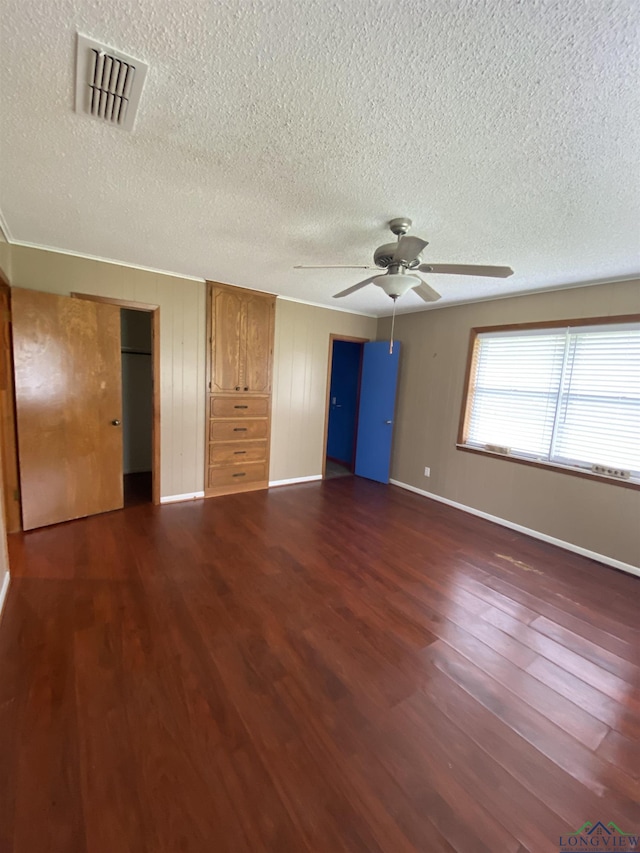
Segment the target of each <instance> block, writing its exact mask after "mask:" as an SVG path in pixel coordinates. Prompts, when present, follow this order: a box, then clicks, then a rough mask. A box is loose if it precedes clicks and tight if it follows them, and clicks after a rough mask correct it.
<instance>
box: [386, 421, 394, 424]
mask: <svg viewBox="0 0 640 853" xmlns="http://www.w3.org/2000/svg"><path fill="white" fill-rule="evenodd" d="M392 423H393V421H385V424H392Z"/></svg>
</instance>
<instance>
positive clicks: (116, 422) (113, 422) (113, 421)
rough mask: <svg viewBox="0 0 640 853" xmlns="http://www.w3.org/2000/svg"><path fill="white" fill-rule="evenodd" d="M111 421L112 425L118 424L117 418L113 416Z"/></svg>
mask: <svg viewBox="0 0 640 853" xmlns="http://www.w3.org/2000/svg"><path fill="white" fill-rule="evenodd" d="M111 423H112V424H113V426H120V421H119V420H118V419H117V418H114V420H112V421H111Z"/></svg>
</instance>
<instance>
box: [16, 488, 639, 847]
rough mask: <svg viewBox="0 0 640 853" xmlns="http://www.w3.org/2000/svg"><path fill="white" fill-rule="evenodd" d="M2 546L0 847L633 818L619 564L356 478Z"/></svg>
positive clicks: (629, 620) (390, 837)
mask: <svg viewBox="0 0 640 853" xmlns="http://www.w3.org/2000/svg"><path fill="white" fill-rule="evenodd" d="M10 550H11V560H12V566H13V580H12V583H11V587H10V590H9V595H8V599H7V603H6V608H5V613H4V616H3V618H2V624H1V626H0V672H1V677H0V850H1V851H2V853H9V851H12V853H46V852H47V851H51V853H67V851H68V852H69V853H71V851H73V853H76V851H77V853H145V851H148V853H183V851H186V852H187V853H212V852H213V853H218V851H222V852H223V853H224V852H225V851H251V853H255V851H277V853H289V851H291V853H298V851H327V853H339V851H358V852H359V853H365V851H366V853H371V852H372V851H385V853H387V851H388V853H404V851H452V850H456V851H462V853H476V851H477V853H482V851H491V853H521V851H525V850H528V851H535V853H544V851H554V853H557V851H558V850H559V836H561V835H563V836H566V835H567V834H568V833H570V832H575V831H577V830H578V829H579V828H580V827H582V826H583V824H584V823H585V821H591V822H592V823H594V824H595V823H596V822H597V821H598V820H601V821H602V822H603V823H604V824H605V825H607V824H609V823H610V822H614V823H615V824H616V825H617V826H618V827H619V828H620V829H621V830H622V831H624V832H627V833H631V832H635V833H640V807H639V805H638V802H639V798H640V745H639V744H640V645H639V640H640V630H639V627H640V626H639V623H638V603H639V598H640V580H639V579H638V578H634V577H631V576H629V575H625V574H622V573H620V572H617V571H615V570H613V569H610V568H607V567H605V566H603V565H600V564H598V563H595V562H592V561H590V560H588V559H585V558H582V557H579V556H577V555H574V554H570V553H568V552H565V551H561V550H559V549H556V548H554V547H553V546H549V545H546V544H544V543H541V542H538V541H535V540H532V539H529V538H527V537H525V536H522V535H520V534H517V533H514V532H512V531H509V530H506V529H504V528H501V527H498V526H495V525H492V524H490V523H487V522H485V521H482V520H480V519H477V518H474V517H472V516H469V515H466V514H464V513H462V512H459V511H456V510H454V509H451V508H448V507H446V506H443V505H441V504H437V503H434V502H431V501H428V500H426V499H423V498H420V497H418V496H416V495H412V494H409V493H407V492H403V491H401V490H399V489H396V488H394V487H384V486H379V485H377V484H375V483H370V482H367V481H364V480H361V479H358V478H355V477H348V478H340V479H335V480H330V481H326V482H323V483H310V484H306V485H301V486H292V487H287V488H280V489H272V490H271V491H270V492H268V493H267V492H251V493H248V494H244V495H236V496H229V497H223V498H214V499H211V500H209V501H197V502H193V503H186V504H176V505H172V506H171V505H169V506H163V507H154V506H151V505H149V504H140V505H137V506H133V507H130V508H127V509H125V510H123V511H119V512H114V513H110V514H108V515H103V516H96V517H93V518H90V519H85V520H82V521H76V522H70V523H68V524H63V525H59V526H56V527H52V528H49V529H43V530H39V531H33V532H31V533H28V534H26V535H16V536H14V537H12V539H11V542H10ZM615 849H618V847H616V848H615ZM624 849H625V850H626V849H632V848H630V847H629V848H627V847H625V848H624Z"/></svg>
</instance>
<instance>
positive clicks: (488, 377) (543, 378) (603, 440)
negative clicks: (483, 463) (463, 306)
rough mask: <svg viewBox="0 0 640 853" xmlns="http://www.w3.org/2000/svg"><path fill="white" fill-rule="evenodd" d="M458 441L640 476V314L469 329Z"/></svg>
mask: <svg viewBox="0 0 640 853" xmlns="http://www.w3.org/2000/svg"><path fill="white" fill-rule="evenodd" d="M468 373H469V377H468V383H467V393H466V400H465V404H464V406H463V418H462V424H461V433H460V437H459V444H458V446H459V447H460V448H461V449H464V450H475V451H480V452H488V453H494V454H496V453H497V454H501V455H503V456H508V457H512V458H513V459H514V460H516V461H523V462H530V463H534V464H542V465H547V466H551V467H554V468H556V467H560V468H563V469H568V470H573V471H579V472H581V473H586V472H589V474H591V475H594V476H605V477H607V478H613V479H617V480H620V481H621V482H626V483H627V484H628V485H633V484H636V485H638V484H640V316H633V317H618V318H610V319H608V320H606V321H604V320H601V319H600V318H598V319H597V320H580V321H566V322H564V323H562V324H559V323H554V324H548V325H541V324H538V325H533V324H532V325H527V326H520V327H508V326H505V327H502V328H491V329H474V330H473V332H472V341H471V352H470V361H469V371H468Z"/></svg>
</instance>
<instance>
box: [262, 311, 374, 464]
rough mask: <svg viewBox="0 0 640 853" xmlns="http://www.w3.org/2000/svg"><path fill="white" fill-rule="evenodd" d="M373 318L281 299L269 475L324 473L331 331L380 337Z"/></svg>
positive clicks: (276, 341)
mask: <svg viewBox="0 0 640 853" xmlns="http://www.w3.org/2000/svg"><path fill="white" fill-rule="evenodd" d="M376 327H377V321H376V320H374V319H372V318H370V317H362V316H359V315H357V314H347V313H346V312H343V311H331V310H330V309H328V308H316V307H313V306H311V305H304V304H302V303H299V302H289V301H287V300H283V299H278V300H277V302H276V335H275V353H274V385H273V417H272V427H271V470H270V474H269V479H270V480H272V481H273V480H289V479H292V478H294V477H312V476H314V475H317V474H321V473H322V461H323V456H324V446H323V441H324V424H325V408H326V394H327V368H328V363H329V335H331V334H334V335H345V336H347V337H355V338H369V339H371V340H375V337H376Z"/></svg>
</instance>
